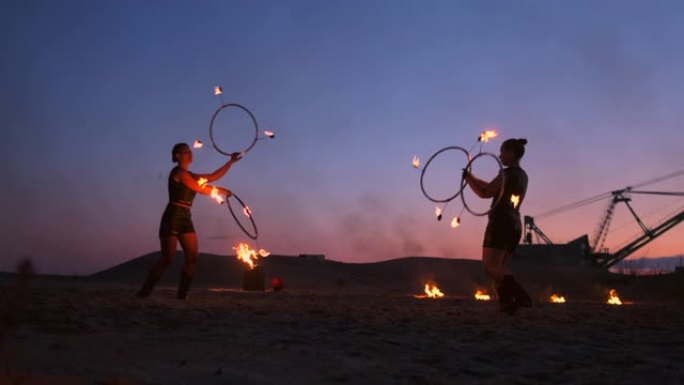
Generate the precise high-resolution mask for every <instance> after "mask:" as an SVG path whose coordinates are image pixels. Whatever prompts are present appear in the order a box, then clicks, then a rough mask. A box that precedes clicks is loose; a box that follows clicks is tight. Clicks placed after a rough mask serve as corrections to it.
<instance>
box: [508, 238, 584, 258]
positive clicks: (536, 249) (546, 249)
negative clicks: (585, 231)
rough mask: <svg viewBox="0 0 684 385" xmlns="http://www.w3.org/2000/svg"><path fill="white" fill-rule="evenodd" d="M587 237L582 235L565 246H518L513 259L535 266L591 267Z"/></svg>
mask: <svg viewBox="0 0 684 385" xmlns="http://www.w3.org/2000/svg"><path fill="white" fill-rule="evenodd" d="M590 251H591V247H590V246H589V237H587V236H586V235H583V236H581V237H579V238H577V239H575V240H573V241H570V242H568V243H566V244H558V245H547V244H533V245H526V244H522V245H518V247H517V248H516V249H515V253H514V255H513V258H515V259H518V260H521V261H526V262H531V263H535V264H553V265H591V263H592V259H591V256H590V255H589V253H590Z"/></svg>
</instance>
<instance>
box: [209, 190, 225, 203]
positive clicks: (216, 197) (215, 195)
mask: <svg viewBox="0 0 684 385" xmlns="http://www.w3.org/2000/svg"><path fill="white" fill-rule="evenodd" d="M211 197H212V198H214V200H215V201H216V202H218V203H219V204H220V203H223V202H225V201H226V200H225V199H223V197H222V196H221V195H219V190H218V189H217V188H216V187H213V188H212V189H211Z"/></svg>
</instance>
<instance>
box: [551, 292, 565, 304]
mask: <svg viewBox="0 0 684 385" xmlns="http://www.w3.org/2000/svg"><path fill="white" fill-rule="evenodd" d="M549 301H551V303H565V297H563V296H562V295H557V294H552V295H551V297H550V298H549Z"/></svg>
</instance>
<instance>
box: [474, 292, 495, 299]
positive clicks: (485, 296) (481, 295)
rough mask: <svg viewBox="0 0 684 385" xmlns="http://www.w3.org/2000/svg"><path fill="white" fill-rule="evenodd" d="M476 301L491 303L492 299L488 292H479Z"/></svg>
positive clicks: (476, 293) (476, 294)
mask: <svg viewBox="0 0 684 385" xmlns="http://www.w3.org/2000/svg"><path fill="white" fill-rule="evenodd" d="M475 299H476V300H478V301H489V300H490V299H492V297H490V296H489V294H487V292H486V291H483V290H478V291H476V292H475Z"/></svg>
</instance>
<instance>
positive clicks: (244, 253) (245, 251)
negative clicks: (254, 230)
mask: <svg viewBox="0 0 684 385" xmlns="http://www.w3.org/2000/svg"><path fill="white" fill-rule="evenodd" d="M233 250H235V256H236V257H237V259H239V260H240V261H242V262H244V263H246V264H247V266H249V269H250V270H252V269H254V267H255V266H256V264H257V261H258V260H259V258H266V257H268V256H269V255H271V253H269V252H268V251H266V250H264V249H259V251H256V250H254V249H252V248H250V247H249V245H248V244H246V243H240V244H238V245H237V246H236V247H233Z"/></svg>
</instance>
